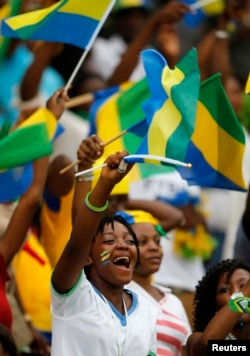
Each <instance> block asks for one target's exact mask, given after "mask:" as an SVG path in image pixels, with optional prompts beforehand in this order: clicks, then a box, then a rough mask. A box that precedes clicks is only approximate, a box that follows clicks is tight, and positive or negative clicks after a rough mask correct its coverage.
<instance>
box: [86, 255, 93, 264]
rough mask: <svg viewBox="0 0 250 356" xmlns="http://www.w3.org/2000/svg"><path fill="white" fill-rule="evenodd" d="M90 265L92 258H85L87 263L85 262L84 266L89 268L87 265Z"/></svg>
mask: <svg viewBox="0 0 250 356" xmlns="http://www.w3.org/2000/svg"><path fill="white" fill-rule="evenodd" d="M92 263H93V261H92V258H91V257H90V256H89V257H88V258H87V261H86V263H85V266H89V265H91V264H92Z"/></svg>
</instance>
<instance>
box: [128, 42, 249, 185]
mask: <svg viewBox="0 0 250 356" xmlns="http://www.w3.org/2000/svg"><path fill="white" fill-rule="evenodd" d="M142 57H143V62H144V66H145V70H146V74H147V80H148V86H149V89H150V92H151V97H150V99H149V100H147V101H146V102H145V103H144V104H143V108H144V111H145V115H146V118H147V121H148V127H149V129H148V133H147V135H146V136H145V138H144V139H143V141H142V143H141V145H140V146H139V148H138V150H137V151H136V152H135V155H134V157H133V159H132V160H131V158H129V157H128V158H127V159H126V158H125V161H127V162H148V161H150V160H149V158H150V157H149V155H153V156H156V157H162V160H161V159H159V162H158V163H159V164H164V158H165V157H167V158H170V159H174V160H177V161H181V162H184V163H189V164H191V165H192V168H185V167H182V166H181V165H177V166H176V170H177V171H178V172H179V173H180V174H181V176H182V178H183V179H185V180H187V182H188V184H189V185H199V186H204V187H216V188H223V189H231V190H239V191H244V190H246V184H245V182H244V178H243V175H242V162H243V156H244V151H245V135H244V131H243V129H242V126H241V124H240V122H239V120H238V118H237V117H236V115H235V113H234V111H233V109H232V106H231V104H230V102H229V99H228V98H227V95H226V93H225V91H224V88H223V86H222V83H221V80H220V74H216V75H214V76H212V77H211V78H209V79H207V80H206V81H204V82H203V83H201V84H200V83H199V70H198V67H197V58H196V51H195V50H194V49H193V50H191V51H190V52H189V53H188V54H187V55H186V56H185V57H184V58H183V59H182V60H181V61H180V62H179V63H178V64H177V66H176V68H174V69H173V70H171V69H170V68H169V67H168V66H167V65H166V61H165V59H164V58H163V57H162V56H161V54H160V53H158V52H156V51H154V50H146V51H144V52H143V54H142ZM136 155H145V156H144V157H145V158H144V159H143V160H142V159H141V158H140V157H138V159H137V157H136ZM147 156H148V157H147Z"/></svg>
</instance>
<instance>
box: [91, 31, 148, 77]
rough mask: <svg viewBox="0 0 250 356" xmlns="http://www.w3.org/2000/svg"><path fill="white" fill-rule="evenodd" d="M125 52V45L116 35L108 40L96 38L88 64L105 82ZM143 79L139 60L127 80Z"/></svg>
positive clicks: (142, 69)
mask: <svg viewBox="0 0 250 356" xmlns="http://www.w3.org/2000/svg"><path fill="white" fill-rule="evenodd" d="M126 50H127V44H126V43H125V42H124V40H123V39H122V38H121V37H120V36H118V35H113V36H111V37H110V38H108V39H106V38H102V37H98V38H97V39H96V40H95V42H94V44H93V46H92V49H91V55H90V58H89V62H88V64H89V65H90V68H91V69H93V70H94V71H96V72H97V73H98V74H99V75H100V76H101V77H102V78H103V79H104V80H107V79H108V78H110V76H111V75H112V74H113V72H114V70H115V69H116V67H117V65H118V64H119V63H120V61H121V58H122V56H123V54H124V53H125V52H126ZM144 77H145V70H144V67H143V64H142V62H141V60H140V58H139V61H138V64H137V66H136V67H135V69H134V70H133V72H132V74H131V76H130V78H129V79H130V80H131V81H138V80H140V79H142V78H144Z"/></svg>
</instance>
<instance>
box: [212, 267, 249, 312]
mask: <svg viewBox="0 0 250 356" xmlns="http://www.w3.org/2000/svg"><path fill="white" fill-rule="evenodd" d="M249 278H250V273H249V272H248V271H246V270H244V269H240V268H238V269H236V270H235V271H234V272H233V273H232V275H231V276H230V278H229V280H228V278H227V274H226V273H223V274H222V275H221V276H220V278H219V281H218V286H217V291H216V305H217V310H219V309H221V308H222V307H223V306H224V305H225V304H227V302H228V301H229V299H230V297H231V295H232V294H233V293H235V292H240V291H241V289H242V288H243V286H244V285H245V284H246V282H247V281H248V280H249Z"/></svg>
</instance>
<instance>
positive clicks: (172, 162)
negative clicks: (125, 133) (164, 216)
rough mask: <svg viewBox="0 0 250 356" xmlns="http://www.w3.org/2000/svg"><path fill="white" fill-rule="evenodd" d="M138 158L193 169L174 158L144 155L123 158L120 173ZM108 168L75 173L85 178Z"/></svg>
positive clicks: (104, 165)
mask: <svg viewBox="0 0 250 356" xmlns="http://www.w3.org/2000/svg"><path fill="white" fill-rule="evenodd" d="M136 158H142V159H148V162H147V163H150V160H151V161H162V162H165V163H167V164H170V165H173V166H182V167H186V168H191V167H192V164H191V163H185V162H182V161H178V160H176V159H172V158H167V157H160V156H153V155H143V154H142V155H141V154H138V155H137V154H135V155H129V156H125V157H124V158H123V160H122V161H121V163H120V166H119V167H118V169H120V173H124V171H125V169H126V165H127V164H128V163H132V162H136V161H134V159H136ZM137 163H139V162H137ZM140 163H142V162H140ZM106 166H107V163H103V164H100V165H99V166H95V167H92V168H89V169H85V170H84V171H81V172H77V173H75V177H79V176H83V175H84V174H87V173H91V172H93V171H95V170H96V169H100V168H103V167H106Z"/></svg>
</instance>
